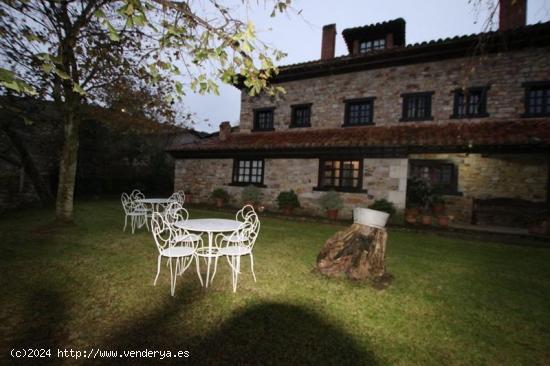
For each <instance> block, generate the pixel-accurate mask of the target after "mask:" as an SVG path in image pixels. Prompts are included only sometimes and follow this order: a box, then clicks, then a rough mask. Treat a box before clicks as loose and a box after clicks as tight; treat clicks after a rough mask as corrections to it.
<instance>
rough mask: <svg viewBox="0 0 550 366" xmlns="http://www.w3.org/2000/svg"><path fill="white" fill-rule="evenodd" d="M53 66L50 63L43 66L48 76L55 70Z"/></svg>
mask: <svg viewBox="0 0 550 366" xmlns="http://www.w3.org/2000/svg"><path fill="white" fill-rule="evenodd" d="M53 67H54V66H53V64H50V63H44V64H42V70H43V71H44V72H45V73H46V74H49V73H50V72H52V70H53Z"/></svg>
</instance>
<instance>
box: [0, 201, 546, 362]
mask: <svg viewBox="0 0 550 366" xmlns="http://www.w3.org/2000/svg"><path fill="white" fill-rule="evenodd" d="M188 210H189V213H190V218H200V217H211V216H216V217H224V218H231V217H234V214H235V213H234V212H233V210H232V209H229V208H224V209H218V208H214V207H212V208H208V209H205V208H204V206H201V207H199V206H197V205H193V204H190V205H189V207H188ZM259 216H260V220H261V223H262V227H261V231H260V234H259V237H258V240H257V242H256V245H255V247H254V261H255V273H256V276H257V282H254V280H253V278H252V275H251V272H250V267H249V266H248V259H243V261H246V262H245V263H244V264H243V265H242V271H241V275H240V279H239V287H238V289H237V292H236V293H233V292H232V290H231V275H230V273H231V271H230V268H229V266H228V265H227V263H225V262H223V263H222V262H220V265H219V268H218V274H216V278H215V279H214V281H213V282H212V285H211V286H210V287H208V288H203V287H201V285H200V283H199V281H198V278H197V276H196V273H194V271H193V270H189V271H187V272H186V273H184V275H183V276H182V277H181V278H180V279H178V286H177V288H176V293H175V296H174V297H172V296H170V292H169V288H170V279H169V277H170V276H169V274H168V268H166V267H165V266H163V267H162V268H161V273H160V277H159V280H158V282H157V284H156V286H153V280H154V277H155V274H156V256H157V254H158V253H157V251H156V248H155V245H154V242H153V238H152V235H151V233H150V232H148V231H147V230H145V228H143V229H141V230H138V231H136V234H134V235H132V234H130V233H129V232H128V231H126V232H123V231H122V227H123V223H124V215H123V211H122V208H121V207H120V202H118V200H107V201H102V200H99V201H81V202H78V203H77V204H76V206H75V222H74V224H71V225H66V224H57V223H55V221H54V219H53V218H54V213H53V212H52V211H50V210H47V209H26V210H20V211H15V212H12V213H10V214H9V215H4V216H3V217H2V219H1V220H0V252H1V255H0V261H1V264H0V271H1V276H0V282H1V286H2V287H3V289H4V291H2V295H1V297H0V308H1V309H2V310H1V311H0V319H1V321H0V333H1V337H0V339H1V341H0V354H1V355H2V356H1V357H6V356H7V355H9V351H10V349H12V348H23V347H34V348H36V347H39V348H45V347H49V348H51V349H57V348H59V349H63V348H72V349H75V350H84V349H89V348H91V347H94V348H101V349H105V350H118V351H122V350H144V349H150V350H153V349H154V350H170V351H178V350H182V351H185V350H187V351H189V361H191V362H193V363H198V364H216V365H220V364H258V363H261V364H371V365H396V364H397V365H399V364H423V365H429V364H433V365H439V364H442V363H445V364H452V365H454V364H457V365H458V364H507V365H513V364H529V365H531V364H533V365H534V364H540V365H542V364H548V363H549V362H550V353H549V352H548V350H549V349H550V333H548V329H550V311H549V309H550V267H549V266H548V263H549V261H550V250H549V248H548V247H546V246H544V245H543V244H544V243H542V242H540V241H538V242H537V241H533V242H531V241H527V240H526V239H521V238H506V239H503V237H495V236H491V237H488V236H472V235H468V236H466V235H462V236H457V235H454V234H451V233H448V234H445V235H442V234H436V233H422V232H417V231H415V230H410V229H405V228H391V227H390V229H389V230H388V243H387V252H386V264H387V270H388V272H389V273H390V274H391V275H392V277H393V281H392V282H391V284H390V285H389V286H388V287H386V288H384V289H376V288H374V287H373V286H371V285H370V284H369V283H368V282H362V281H350V280H348V279H345V278H327V277H325V276H323V275H321V274H319V273H318V272H317V271H316V270H315V259H316V256H317V254H318V253H319V250H320V249H321V247H322V246H323V243H324V242H325V240H327V238H329V237H330V236H331V235H333V234H334V233H335V232H336V231H339V230H342V229H343V228H344V227H346V225H347V224H345V225H344V224H340V223H334V224H330V223H327V222H326V221H325V222H320V221H315V220H305V221H302V220H296V219H292V220H288V219H284V218H283V216H278V215H273V214H270V213H267V212H264V213H259ZM101 361H102V362H104V363H109V362H108V361H109V360H108V359H103V360H101ZM168 361H173V362H180V363H181V360H180V361H176V359H172V360H168ZM67 362H68V363H74V360H67Z"/></svg>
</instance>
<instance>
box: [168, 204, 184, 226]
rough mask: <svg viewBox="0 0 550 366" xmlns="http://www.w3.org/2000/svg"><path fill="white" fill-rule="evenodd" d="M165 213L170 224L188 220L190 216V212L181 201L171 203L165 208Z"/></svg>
mask: <svg viewBox="0 0 550 366" xmlns="http://www.w3.org/2000/svg"><path fill="white" fill-rule="evenodd" d="M164 215H165V218H166V221H167V222H168V223H169V224H173V223H174V222H176V221H186V220H187V219H188V218H189V212H188V211H187V210H186V209H185V208H183V206H182V205H181V204H180V203H179V202H172V203H170V204H169V205H168V206H167V207H166V210H164Z"/></svg>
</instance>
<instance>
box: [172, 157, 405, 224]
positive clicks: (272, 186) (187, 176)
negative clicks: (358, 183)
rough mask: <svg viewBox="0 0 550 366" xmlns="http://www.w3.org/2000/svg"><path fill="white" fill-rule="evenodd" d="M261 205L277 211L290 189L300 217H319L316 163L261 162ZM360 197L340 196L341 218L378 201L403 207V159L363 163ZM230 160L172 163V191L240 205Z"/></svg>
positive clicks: (348, 194) (321, 213)
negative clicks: (217, 195) (222, 197)
mask: <svg viewBox="0 0 550 366" xmlns="http://www.w3.org/2000/svg"><path fill="white" fill-rule="evenodd" d="M264 164H265V172H264V182H265V183H266V187H265V188H262V189H261V191H262V194H263V200H262V201H263V203H264V205H265V206H266V207H267V208H268V209H270V210H277V202H276V197H277V195H278V194H279V192H281V191H288V190H291V189H293V190H294V191H295V192H296V194H297V195H298V197H299V200H300V204H301V206H302V213H304V214H313V215H323V214H324V213H323V212H322V210H321V208H320V207H319V204H318V199H319V198H320V197H321V196H322V195H323V194H324V192H322V191H317V190H315V187H317V184H318V172H319V160H318V159H265V161H264ZM363 165H364V169H363V189H364V190H366V192H364V193H341V196H342V199H343V200H344V206H345V207H344V209H342V210H341V217H346V218H350V217H351V212H352V209H353V208H354V207H357V206H361V207H366V206H368V205H370V204H372V203H373V202H374V201H375V200H378V199H382V198H383V199H387V200H389V201H391V202H393V203H394V204H395V206H396V207H397V208H398V209H401V210H402V209H403V208H404V207H405V198H406V184H407V168H408V164H407V159H364V160H363ZM232 169H233V160H232V159H195V160H184V159H179V160H177V161H176V173H175V177H176V178H175V183H174V189H176V190H178V189H183V190H184V191H186V192H192V193H193V200H194V201H195V202H208V201H210V194H211V193H212V190H213V189H215V188H218V187H222V188H224V189H226V190H227V191H228V192H229V193H230V196H231V204H232V205H234V206H238V205H240V204H242V202H241V200H240V195H241V191H242V189H243V187H240V186H232V185H231V175H232Z"/></svg>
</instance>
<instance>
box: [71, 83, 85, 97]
mask: <svg viewBox="0 0 550 366" xmlns="http://www.w3.org/2000/svg"><path fill="white" fill-rule="evenodd" d="M73 91H75V92H77V93H78V94H80V95H82V96H85V95H86V91H85V90H84V89H82V87H81V86H80V85H78V84H74V85H73Z"/></svg>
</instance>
